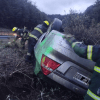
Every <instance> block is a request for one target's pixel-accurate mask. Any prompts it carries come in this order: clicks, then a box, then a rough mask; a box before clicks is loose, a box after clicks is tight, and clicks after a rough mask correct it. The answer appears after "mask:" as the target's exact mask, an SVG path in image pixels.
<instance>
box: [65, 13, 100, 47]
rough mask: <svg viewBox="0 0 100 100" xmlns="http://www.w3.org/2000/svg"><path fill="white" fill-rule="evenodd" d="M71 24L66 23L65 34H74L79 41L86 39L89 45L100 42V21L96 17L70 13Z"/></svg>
mask: <svg viewBox="0 0 100 100" xmlns="http://www.w3.org/2000/svg"><path fill="white" fill-rule="evenodd" d="M70 16H71V18H70V22H69V25H66V26H67V27H66V28H65V34H69V33H70V34H73V35H74V36H75V37H76V39H78V40H79V41H84V43H85V44H87V45H98V44H100V23H96V22H95V20H94V19H92V20H90V19H89V17H87V16H84V15H78V14H71V15H70Z"/></svg>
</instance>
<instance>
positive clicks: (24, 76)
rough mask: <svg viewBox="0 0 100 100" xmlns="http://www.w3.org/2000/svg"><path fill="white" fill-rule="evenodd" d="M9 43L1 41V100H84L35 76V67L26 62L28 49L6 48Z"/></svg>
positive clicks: (14, 46) (16, 46)
mask: <svg viewBox="0 0 100 100" xmlns="http://www.w3.org/2000/svg"><path fill="white" fill-rule="evenodd" d="M8 41H10V40H6V41H0V100H83V96H79V95H78V94H75V93H73V92H72V91H70V90H68V89H66V88H64V87H62V86H60V87H57V86H56V87H55V86H51V85H50V84H48V83H46V82H44V80H41V79H40V78H38V77H37V76H35V75H34V74H33V65H32V64H29V63H25V61H24V60H25V56H26V52H27V47H26V49H25V50H21V49H20V48H19V46H18V45H12V46H6V47H4V45H5V44H6V43H7V42H8ZM3 47H4V48H3Z"/></svg>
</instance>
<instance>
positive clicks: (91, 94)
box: [87, 89, 100, 100]
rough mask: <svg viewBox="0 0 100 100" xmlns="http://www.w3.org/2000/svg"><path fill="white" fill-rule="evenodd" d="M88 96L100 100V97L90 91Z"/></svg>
mask: <svg viewBox="0 0 100 100" xmlns="http://www.w3.org/2000/svg"><path fill="white" fill-rule="evenodd" d="M87 94H88V95H89V96H90V97H91V98H93V99H94V100H100V97H99V96H97V95H95V94H94V93H93V92H91V91H90V90H89V89H88V91H87Z"/></svg>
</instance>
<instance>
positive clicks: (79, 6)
mask: <svg viewBox="0 0 100 100" xmlns="http://www.w3.org/2000/svg"><path fill="white" fill-rule="evenodd" d="M29 1H31V2H32V3H33V4H35V5H36V6H37V8H38V9H39V10H40V11H42V12H45V13H46V14H61V15H65V14H69V13H70V10H71V9H72V10H75V11H76V12H78V13H80V12H81V13H83V12H84V11H85V10H86V9H87V7H89V6H90V5H93V4H94V3H95V1H96V0H29Z"/></svg>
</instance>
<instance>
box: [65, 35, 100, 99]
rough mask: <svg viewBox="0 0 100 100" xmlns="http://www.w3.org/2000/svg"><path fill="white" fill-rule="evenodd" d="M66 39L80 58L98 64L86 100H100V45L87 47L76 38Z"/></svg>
mask: <svg viewBox="0 0 100 100" xmlns="http://www.w3.org/2000/svg"><path fill="white" fill-rule="evenodd" d="M65 37H66V39H67V41H69V43H70V44H71V46H72V48H73V49H74V51H75V52H76V53H77V54H78V55H79V56H81V57H83V58H86V59H90V60H93V61H95V62H96V64H95V66H94V72H93V75H92V78H91V81H90V84H89V88H88V91H87V93H86V95H85V97H84V100H100V45H94V46H93V45H85V44H83V43H82V42H78V41H77V40H76V39H75V38H74V37H67V36H65Z"/></svg>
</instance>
